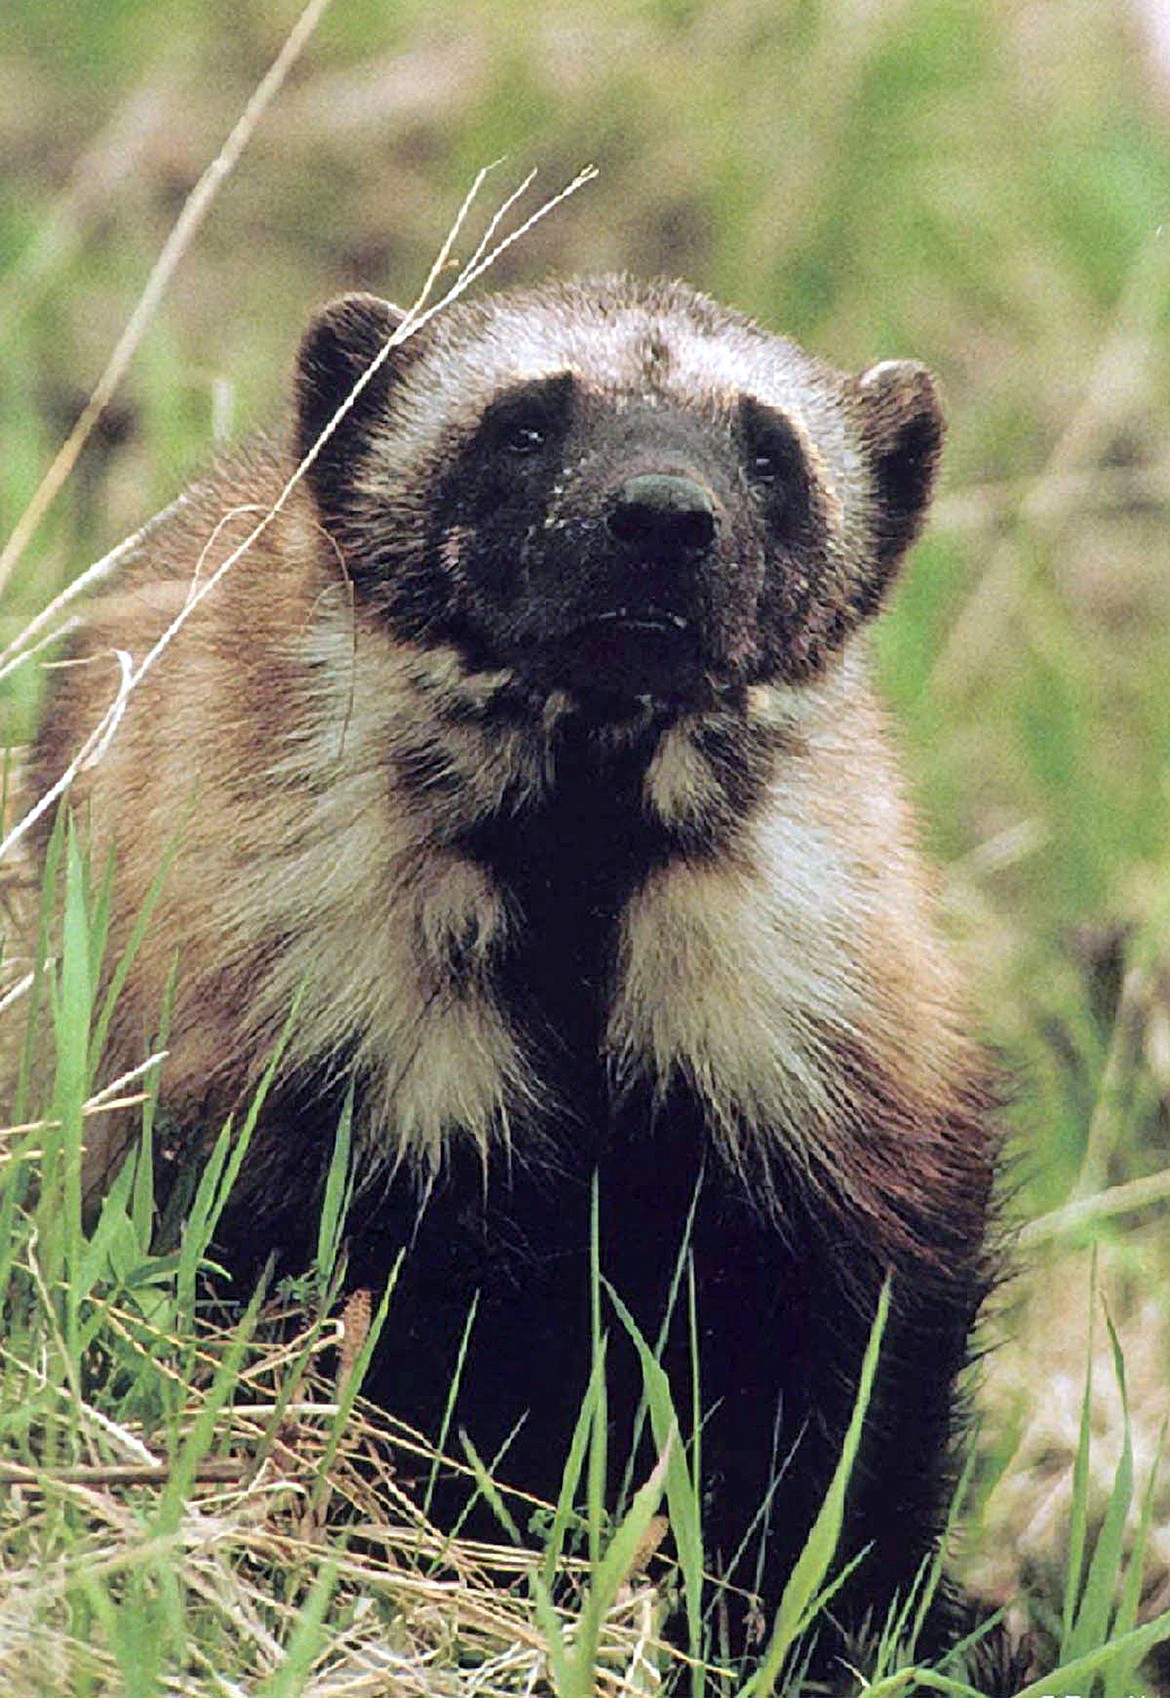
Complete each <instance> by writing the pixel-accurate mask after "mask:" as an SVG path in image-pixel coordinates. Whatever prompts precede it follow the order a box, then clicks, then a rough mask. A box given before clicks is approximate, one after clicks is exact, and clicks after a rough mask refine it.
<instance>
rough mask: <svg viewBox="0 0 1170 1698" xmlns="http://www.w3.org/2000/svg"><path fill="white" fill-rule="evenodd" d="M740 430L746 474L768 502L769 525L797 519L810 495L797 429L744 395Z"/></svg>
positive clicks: (803, 454) (779, 415)
mask: <svg viewBox="0 0 1170 1698" xmlns="http://www.w3.org/2000/svg"><path fill="white" fill-rule="evenodd" d="M739 431H740V443H741V453H742V456H743V459H742V465H743V468H744V471H745V473H746V474H747V478H748V481H749V483H751V484H752V485H753V487H754V488H756V489H757V490H758V491H759V492H760V495H761V497H762V499H763V500H764V501H765V502H766V503H767V511H768V514H769V516H770V522H771V523H772V524H773V525H783V524H786V523H787V522H788V521H789V520H795V519H796V516H797V515H799V514H800V513H801V512H803V511H804V510H805V508H806V507H807V504H808V499H809V493H810V479H809V470H808V463H807V461H806V459H805V453H804V446H803V444H802V443H801V440H800V437H799V436H798V435H797V432H796V429H795V427H794V426H793V425H792V424H791V423H790V421H789V420H788V419H786V418H785V417H784V415H783V413H777V412H774V411H773V410H772V408H771V407H765V406H763V405H762V404H761V403H760V402H759V401H756V400H754V399H753V398H752V397H751V396H745V397H744V399H743V401H742V403H741V404H740V418H739Z"/></svg>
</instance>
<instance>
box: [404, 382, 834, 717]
mask: <svg viewBox="0 0 1170 1698" xmlns="http://www.w3.org/2000/svg"><path fill="white" fill-rule="evenodd" d="M452 446H453V450H454V451H453V452H452V453H451V455H450V458H449V460H448V461H446V463H445V464H444V465H443V470H442V476H441V478H440V479H439V481H438V483H437V485H436V498H435V501H434V503H433V510H432V518H431V524H430V526H429V530H428V537H427V547H428V551H429V552H430V553H431V555H432V556H433V557H434V558H435V559H436V560H437V562H438V563H439V564H440V567H441V569H442V570H443V571H444V572H446V573H447V574H449V575H450V576H451V578H452V579H454V580H455V581H456V582H457V583H458V586H459V591H460V598H461V602H462V611H463V613H464V617H465V619H466V635H467V640H468V641H469V642H470V644H471V645H472V648H473V649H474V650H475V651H476V652H478V653H481V654H482V656H483V659H484V661H485V662H486V663H489V664H496V665H505V666H509V667H512V668H514V669H515V670H516V671H517V672H518V673H519V674H521V675H522V676H523V677H525V678H527V679H530V680H531V681H532V682H533V683H536V684H538V685H541V686H544V687H548V688H562V689H567V690H569V691H571V692H573V693H576V694H579V695H586V696H592V697H599V698H606V697H611V698H616V699H622V698H630V697H634V698H636V697H642V696H650V697H652V698H656V699H658V700H662V701H666V702H677V703H680V704H686V703H696V702H702V701H705V700H710V699H711V698H712V697H713V695H717V694H718V693H719V692H720V691H722V690H725V689H726V688H727V687H728V686H731V685H734V684H738V683H743V682H745V681H747V680H749V679H750V678H751V677H753V676H755V675H756V674H757V673H758V672H759V670H760V668H761V666H765V667H766V666H767V664H768V651H769V644H768V640H767V637H768V633H767V630H766V628H765V627H764V626H763V625H762V623H761V602H762V599H764V592H765V588H766V585H767V582H768V578H769V574H770V573H772V574H779V573H783V572H786V571H787V572H789V573H795V572H798V571H799V570H800V569H801V568H800V561H801V558H802V556H803V555H805V554H807V553H809V552H810V551H815V550H816V548H817V545H818V526H821V527H823V526H824V524H825V523H826V521H825V520H824V519H823V517H821V516H820V515H819V512H818V495H819V492H818V491H817V490H816V489H815V487H814V483H813V479H812V476H811V474H810V470H809V467H808V465H807V462H806V459H805V456H804V454H803V452H802V449H801V444H800V441H799V438H798V437H797V435H796V432H795V431H794V430H793V428H792V426H791V425H790V424H789V422H788V421H787V420H786V419H785V418H784V417H783V416H782V415H781V414H779V413H777V412H773V411H771V410H769V409H767V408H765V407H762V406H761V405H760V404H759V403H757V402H754V401H752V400H751V399H750V398H748V397H745V396H726V397H719V398H715V397H712V396H707V397H704V398H703V400H702V403H701V404H697V405H692V406H689V407H688V406H683V405H680V404H679V403H678V402H677V401H676V400H675V399H674V398H673V397H672V396H671V395H670V394H669V393H666V394H663V393H661V392H657V393H656V392H654V391H649V392H647V393H641V394H640V393H637V392H630V391H623V390H622V389H619V388H617V387H616V386H615V387H612V388H603V387H600V386H595V385H590V384H589V383H588V382H587V381H586V380H585V379H584V378H583V377H582V376H581V375H580V374H578V373H574V372H572V371H565V372H559V373H556V374H554V375H552V376H548V377H543V378H539V379H535V380H529V381H527V382H522V383H519V384H517V385H515V386H514V387H512V388H510V389H507V390H505V391H504V392H503V393H502V394H501V395H500V396H498V397H497V398H496V399H495V400H493V402H492V403H491V404H490V405H489V406H488V407H487V408H486V409H485V411H484V413H483V416H482V418H481V419H479V420H478V421H477V422H476V424H475V427H474V429H472V430H471V431H470V432H469V433H467V434H466V435H465V436H464V437H463V438H462V440H458V441H457V443H455V444H453V445H452ZM819 505H820V506H822V507H823V506H824V505H825V503H824V501H823V500H821V501H820V503H819Z"/></svg>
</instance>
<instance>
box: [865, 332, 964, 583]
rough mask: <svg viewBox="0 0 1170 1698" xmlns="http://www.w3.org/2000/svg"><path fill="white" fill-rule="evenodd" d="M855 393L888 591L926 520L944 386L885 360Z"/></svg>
mask: <svg viewBox="0 0 1170 1698" xmlns="http://www.w3.org/2000/svg"><path fill="white" fill-rule="evenodd" d="M851 388H852V392H853V400H854V405H855V407H856V409H857V418H858V422H859V424H860V428H861V446H862V452H863V454H864V457H865V460H866V463H867V464H868V466H869V470H870V476H871V478H872V479H873V497H874V517H873V525H874V530H873V547H874V560H875V563H876V565H877V567H878V576H879V580H880V585H881V586H882V587H884V586H885V584H886V583H887V582H888V581H889V579H890V577H891V575H892V574H893V571H894V568H895V567H896V566H897V564H898V562H899V560H900V559H901V558H902V555H903V554H904V553H905V552H906V550H907V549H908V548H909V546H910V544H911V543H912V542H913V541H914V539H915V537H916V536H917V535H918V532H919V530H920V528H921V525H922V521H923V518H924V517H925V515H926V509H927V505H928V503H929V501H930V496H931V491H932V490H933V488H934V477H935V472H936V471H937V470H938V461H939V454H940V452H941V450H942V444H943V436H944V434H945V431H946V425H945V422H944V419H943V410H942V402H941V401H940V399H939V393H938V386H937V384H936V383H935V380H934V378H933V377H932V376H931V374H930V372H928V371H927V369H926V367H925V366H921V365H918V364H917V362H916V361H914V360H883V361H882V362H881V364H880V365H876V366H871V367H870V368H869V370H868V371H865V372H862V374H861V376H860V377H856V378H854V379H853V381H852V384H851Z"/></svg>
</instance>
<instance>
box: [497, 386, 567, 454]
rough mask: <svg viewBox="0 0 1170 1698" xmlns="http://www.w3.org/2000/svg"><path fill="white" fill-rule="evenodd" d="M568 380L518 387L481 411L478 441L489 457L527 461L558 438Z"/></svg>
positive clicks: (564, 419)
mask: <svg viewBox="0 0 1170 1698" xmlns="http://www.w3.org/2000/svg"><path fill="white" fill-rule="evenodd" d="M572 381H573V380H572V378H571V377H570V376H569V375H568V374H567V373H565V374H562V375H559V376H556V377H546V378H538V379H536V380H535V381H534V382H531V383H522V384H518V385H517V387H516V388H515V389H513V390H510V391H508V392H507V393H505V394H503V395H501V396H500V398H499V399H498V400H497V401H495V402H494V403H493V404H492V405H491V406H490V407H489V408H488V409H487V411H486V412H485V414H484V419H483V425H482V429H481V440H482V441H483V442H484V443H485V445H486V446H487V447H488V449H489V450H490V452H491V453H492V454H497V455H504V456H506V457H507V458H508V459H515V460H530V459H534V458H536V457H537V456H539V455H540V454H542V453H543V452H544V451H545V449H546V448H547V447H548V446H549V444H550V443H551V442H553V441H554V440H555V439H556V438H557V437H559V436H560V435H561V434H562V432H563V431H564V429H565V427H566V424H567V422H568V412H569V403H570V392H571V388H572Z"/></svg>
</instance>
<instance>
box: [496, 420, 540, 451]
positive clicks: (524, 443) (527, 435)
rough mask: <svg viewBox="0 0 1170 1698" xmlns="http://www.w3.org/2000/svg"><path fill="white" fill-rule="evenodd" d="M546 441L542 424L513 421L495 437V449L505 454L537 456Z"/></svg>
mask: <svg viewBox="0 0 1170 1698" xmlns="http://www.w3.org/2000/svg"><path fill="white" fill-rule="evenodd" d="M547 441H548V431H547V429H546V428H545V426H544V425H543V424H535V423H533V422H531V421H529V420H524V419H516V420H513V421H512V423H510V424H509V425H508V426H507V427H506V428H505V429H502V430H501V431H500V433H499V435H498V436H497V437H496V447H497V448H498V449H500V450H501V451H502V452H503V453H505V454H517V455H520V456H523V455H525V454H539V453H540V450H541V449H542V448H543V447H544V445H545V443H546V442H547Z"/></svg>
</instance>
